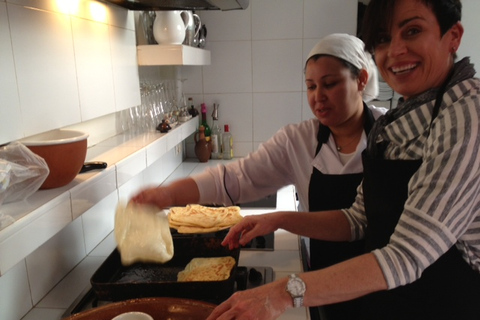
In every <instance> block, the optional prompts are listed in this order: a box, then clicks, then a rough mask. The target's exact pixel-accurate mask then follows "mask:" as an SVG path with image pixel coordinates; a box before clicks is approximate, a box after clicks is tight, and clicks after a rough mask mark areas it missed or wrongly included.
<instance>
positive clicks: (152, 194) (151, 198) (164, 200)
mask: <svg viewBox="0 0 480 320" xmlns="http://www.w3.org/2000/svg"><path fill="white" fill-rule="evenodd" d="M132 201H133V202H135V203H143V204H153V205H155V206H157V207H158V208H160V209H163V208H165V207H169V206H171V205H172V203H173V200H172V196H171V194H170V190H169V188H168V187H157V188H148V189H144V190H142V191H140V192H139V193H137V194H136V195H135V196H133V197H132Z"/></svg>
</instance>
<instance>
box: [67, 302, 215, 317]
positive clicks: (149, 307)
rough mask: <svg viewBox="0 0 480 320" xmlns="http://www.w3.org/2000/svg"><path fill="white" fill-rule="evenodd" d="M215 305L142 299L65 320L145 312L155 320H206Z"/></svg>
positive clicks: (113, 304)
mask: <svg viewBox="0 0 480 320" xmlns="http://www.w3.org/2000/svg"><path fill="white" fill-rule="evenodd" d="M214 308H215V305H214V304H211V303H207V302H203V301H196V300H190V299H181V298H140V299H131V300H126V301H120V302H115V303H111V304H107V305H104V306H101V307H98V308H94V309H90V310H87V311H83V312H80V313H77V314H74V315H72V316H70V317H68V318H64V319H63V320H112V319H113V318H114V317H116V316H118V315H120V314H122V313H126V312H132V311H139V312H144V313H147V314H149V315H150V316H152V318H153V319H154V320H164V319H169V320H205V319H206V318H207V317H208V316H209V315H210V313H212V311H213V309H214Z"/></svg>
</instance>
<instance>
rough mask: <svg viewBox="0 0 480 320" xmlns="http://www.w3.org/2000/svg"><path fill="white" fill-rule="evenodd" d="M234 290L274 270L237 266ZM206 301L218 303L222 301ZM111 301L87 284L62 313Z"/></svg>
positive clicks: (247, 286) (248, 286) (255, 284)
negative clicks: (99, 295) (103, 299)
mask: <svg viewBox="0 0 480 320" xmlns="http://www.w3.org/2000/svg"><path fill="white" fill-rule="evenodd" d="M236 272H237V274H236V279H235V288H234V291H240V290H245V289H251V288H255V287H258V286H260V285H263V284H266V283H270V282H272V281H273V280H274V271H273V269H272V268H270V267H242V266H239V267H237V271H236ZM206 301H207V302H211V303H216V304H219V303H221V302H222V301H210V300H206ZM110 303H112V301H101V300H99V299H98V298H97V296H96V294H95V290H94V289H93V288H92V286H91V285H88V286H87V287H86V288H85V289H84V290H83V291H82V292H81V293H80V295H79V296H78V297H77V299H75V301H74V302H73V303H72V304H71V305H70V307H69V308H68V309H67V310H66V311H65V313H64V314H63V315H62V318H67V317H69V316H71V315H74V314H77V313H79V312H82V311H86V310H90V309H93V308H97V307H101V306H104V305H107V304H110Z"/></svg>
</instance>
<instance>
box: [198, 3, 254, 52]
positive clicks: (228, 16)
mask: <svg viewBox="0 0 480 320" xmlns="http://www.w3.org/2000/svg"><path fill="white" fill-rule="evenodd" d="M250 2H251V3H250V5H249V6H248V8H247V9H246V10H233V11H198V12H197V13H198V14H199V16H200V18H201V20H202V23H203V24H205V26H206V28H207V42H206V43H207V47H206V48H207V49H209V50H211V51H212V53H213V49H212V48H211V47H210V44H211V42H215V41H233V42H236V41H245V40H251V39H252V24H251V10H252V2H253V1H250ZM212 61H214V59H213V56H212Z"/></svg>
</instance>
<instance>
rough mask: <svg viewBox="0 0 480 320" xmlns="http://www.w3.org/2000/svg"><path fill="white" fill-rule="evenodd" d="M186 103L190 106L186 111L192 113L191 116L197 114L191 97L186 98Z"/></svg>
mask: <svg viewBox="0 0 480 320" xmlns="http://www.w3.org/2000/svg"><path fill="white" fill-rule="evenodd" d="M188 105H189V106H190V109H189V110H188V113H189V114H191V115H192V118H193V117H196V116H198V110H197V109H195V105H194V104H193V98H192V97H189V98H188Z"/></svg>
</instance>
